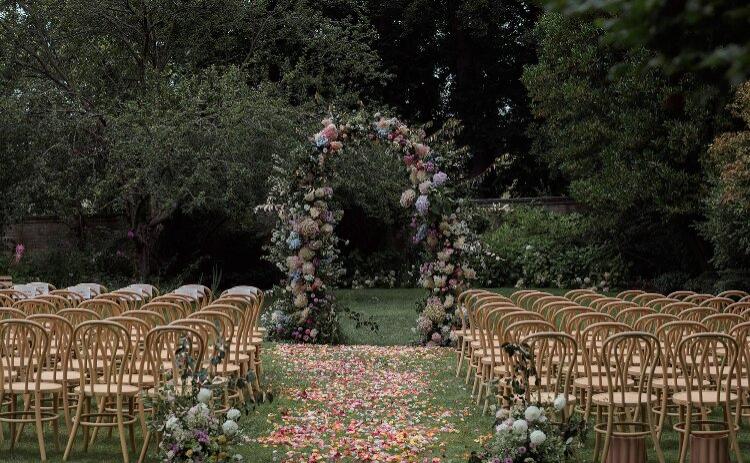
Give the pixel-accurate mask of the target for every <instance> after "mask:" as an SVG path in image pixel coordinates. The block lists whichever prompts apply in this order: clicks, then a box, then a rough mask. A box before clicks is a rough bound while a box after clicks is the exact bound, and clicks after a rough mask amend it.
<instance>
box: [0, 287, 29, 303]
mask: <svg viewBox="0 0 750 463" xmlns="http://www.w3.org/2000/svg"><path fill="white" fill-rule="evenodd" d="M0 296H3V297H5V298H9V299H10V300H11V301H13V302H16V301H20V300H23V299H28V298H29V297H28V296H27V295H26V294H25V293H23V292H21V291H18V290H15V289H0ZM11 305H12V303H11Z"/></svg>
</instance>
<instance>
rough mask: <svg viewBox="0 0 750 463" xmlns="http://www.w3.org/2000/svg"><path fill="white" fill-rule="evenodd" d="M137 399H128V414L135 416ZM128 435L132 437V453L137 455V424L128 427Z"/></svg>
mask: <svg viewBox="0 0 750 463" xmlns="http://www.w3.org/2000/svg"><path fill="white" fill-rule="evenodd" d="M134 401H135V397H130V398H129V399H128V414H129V415H130V416H135V402H134ZM128 434H129V435H130V451H131V452H133V454H135V422H133V423H130V424H129V425H128Z"/></svg>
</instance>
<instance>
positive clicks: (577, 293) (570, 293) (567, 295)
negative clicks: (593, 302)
mask: <svg viewBox="0 0 750 463" xmlns="http://www.w3.org/2000/svg"><path fill="white" fill-rule="evenodd" d="M594 293H595V291H594V290H593V289H571V290H570V291H568V292H566V293H565V298H566V299H570V300H572V299H573V298H574V297H577V296H580V295H582V294H594Z"/></svg>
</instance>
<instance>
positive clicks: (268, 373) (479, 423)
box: [0, 288, 750, 463]
mask: <svg viewBox="0 0 750 463" xmlns="http://www.w3.org/2000/svg"><path fill="white" fill-rule="evenodd" d="M496 291H497V292H499V293H502V294H505V295H510V294H511V293H512V292H513V291H515V289H514V288H500V289H497V290H496ZM548 291H550V292H552V293H555V294H560V293H563V292H564V291H563V290H556V289H553V290H548ZM337 294H338V297H339V299H340V301H342V303H344V304H346V305H348V306H349V307H350V308H352V309H353V310H355V311H358V312H360V313H362V314H363V315H365V316H368V317H369V316H372V317H373V319H374V320H375V321H376V322H377V323H378V324H379V330H378V331H377V332H371V331H369V330H364V329H360V330H357V329H356V328H355V327H354V323H353V322H352V321H351V320H348V319H346V317H345V319H344V320H343V321H342V324H343V329H344V332H345V334H346V336H347V341H348V342H349V343H350V344H371V345H404V344H409V343H411V342H413V341H415V339H416V336H415V335H414V334H413V333H412V330H411V329H412V327H413V326H414V320H415V318H416V316H417V313H416V309H415V307H416V306H415V303H416V301H417V300H419V299H420V298H421V297H422V296H423V294H424V293H423V291H421V290H418V289H394V290H381V289H371V290H341V291H338V293H337ZM269 347H270V346H269ZM275 361H276V360H275V359H274V358H273V356H271V355H266V356H265V357H264V371H265V374H264V381H263V382H264V384H265V385H266V386H267V387H270V388H271V389H272V390H273V391H274V392H275V393H276V398H275V400H274V401H273V403H265V404H261V405H259V406H258V407H257V408H256V409H255V410H254V411H253V412H252V413H251V415H250V416H248V417H245V418H243V423H242V426H243V428H244V430H245V431H246V433H247V434H248V435H250V436H259V435H265V434H267V433H269V432H270V430H271V429H272V427H273V422H274V419H278V415H279V414H280V413H281V412H282V411H285V410H293V409H294V407H295V401H294V400H292V399H291V398H290V397H286V396H285V395H284V393H283V392H282V391H283V389H284V388H285V387H286V388H289V387H295V386H296V385H297V383H296V381H297V379H296V378H290V377H287V376H285V375H284V374H283V373H282V372H281V371H280V368H279V366H278V365H277V364H276V363H275ZM430 370H431V371H432V374H431V382H432V383H433V384H435V385H436V386H437V385H440V386H441V387H440V389H439V390H441V391H443V392H442V393H441V394H439V395H436V396H435V397H433V398H432V399H431V401H432V402H431V403H434V404H435V405H436V406H442V407H452V408H455V409H463V408H467V407H468V409H469V410H470V412H469V413H468V414H467V415H466V416H461V417H456V418H455V420H456V421H455V425H456V427H457V428H458V430H459V432H458V433H455V434H447V435H444V437H443V444H444V445H443V446H442V447H441V450H440V453H439V455H440V456H442V458H443V461H444V462H455V463H458V462H465V461H466V457H467V455H468V453H469V452H470V451H471V450H476V449H478V448H479V443H478V438H479V436H481V435H487V434H489V433H490V431H491V424H492V418H490V417H488V416H482V415H481V408H479V407H476V406H474V405H473V404H471V402H470V398H469V396H470V392H469V391H468V390H467V387H466V386H465V385H464V382H463V378H456V377H455V355H454V354H453V352H450V351H448V350H446V353H445V355H444V356H441V358H440V360H439V361H436V362H435V363H434V364H433V365H430ZM462 376H463V375H462ZM442 386H447V387H442ZM436 390H437V388H436ZM667 427H668V428H671V427H670V426H669V425H668V426H667ZM64 435H65V429H64V426H63V427H62V428H61V442H60V444H61V449H63V448H64V446H65V441H64V437H63V436H64ZM5 436H6V441H5V442H4V443H3V447H2V449H0V462H9V463H21V462H22V463H29V462H36V461H39V453H38V448H37V444H36V438H35V436H34V434H33V433H32V432H31V430H30V428H29V427H28V426H27V428H26V432H25V433H24V436H22V441H21V442H20V444H19V446H18V447H17V448H16V449H15V451H14V452H13V453H10V452H9V451H8V450H7V449H8V442H7V436H8V432H7V428H6V432H5ZM590 436H591V438H590V439H589V442H587V449H586V450H585V451H584V452H583V454H582V455H581V456H580V457H581V458H579V460H580V461H585V462H590V461H592V453H593V431H592V432H591V433H590ZM740 436H741V439H740V442H741V446H742V450H743V451H747V450H749V449H750V433H748V431H747V428H746V427H745V428H743V429H742V430H741V432H740ZM81 440H82V437H81V435H80V434H79V437H78V439H77V441H76V447H75V448H74V451H73V453H72V455H71V458H70V461H73V462H81V463H94V462H97V463H101V462H105V461H106V462H117V461H121V458H120V449H119V442H118V441H117V439H116V438H115V437H112V438H107V436H106V433H102V435H100V437H99V439H98V442H97V443H96V444H95V445H94V446H92V447H91V448H90V449H89V451H88V452H87V453H83V451H82V450H81V446H80V442H81ZM139 440H140V436H139V437H138V439H137V441H139ZM45 441H46V443H47V454H48V460H49V461H53V462H58V461H61V459H62V451H60V452H56V451H55V450H54V447H53V445H52V443H53V438H52V436H51V433H49V432H47V435H46V438H45ZM137 445H139V443H138V444H137ZM152 447H153V446H152ZM647 448H649V462H655V461H656V459H655V457H654V455H653V449H652V446H651V445H650V443H648V442H647ZM662 448H663V449H664V452H665V458H666V462H667V463H671V462H676V461H677V439H676V434H675V433H674V432H672V431H671V430H668V431H666V432H665V435H664V436H663V437H662ZM239 450H240V452H241V453H242V454H243V455H245V457H246V461H248V462H258V463H271V462H273V461H275V460H274V450H273V448H270V447H263V446H261V445H259V444H257V443H255V442H250V443H248V444H247V445H243V446H242V448H240V449H239ZM283 453H284V450H283V449H277V457H276V459H277V460H278V459H279V458H280V456H282V455H283ZM136 457H137V452H136V454H135V455H132V454H131V461H135V460H136ZM149 461H156V459H155V458H153V457H152V458H150V460H149Z"/></svg>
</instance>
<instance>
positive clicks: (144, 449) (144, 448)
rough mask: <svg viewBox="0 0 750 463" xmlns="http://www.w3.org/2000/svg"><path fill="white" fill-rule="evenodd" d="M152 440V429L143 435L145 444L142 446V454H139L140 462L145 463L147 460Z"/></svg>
mask: <svg viewBox="0 0 750 463" xmlns="http://www.w3.org/2000/svg"><path fill="white" fill-rule="evenodd" d="M150 440H151V431H146V433H145V434H144V435H143V446H142V447H141V454H140V455H139V456H138V463H143V462H144V460H146V452H148V444H149V441H150Z"/></svg>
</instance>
